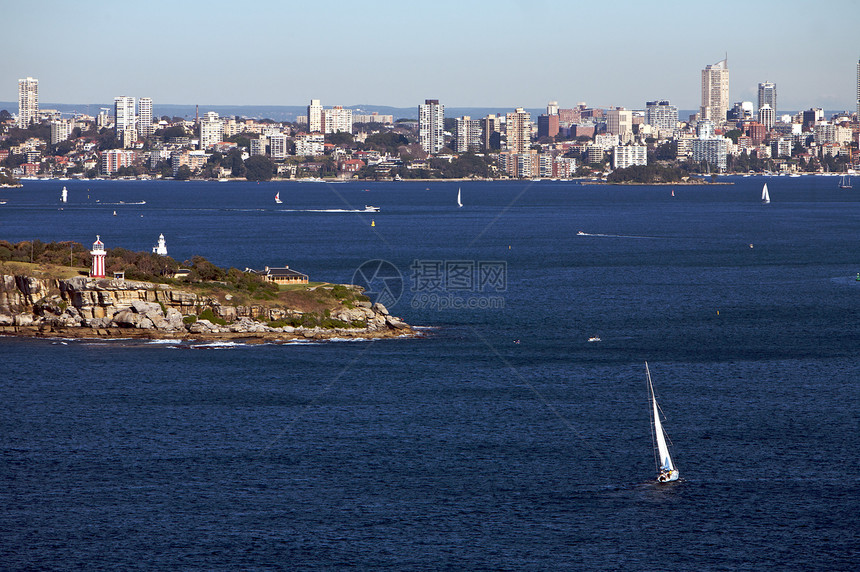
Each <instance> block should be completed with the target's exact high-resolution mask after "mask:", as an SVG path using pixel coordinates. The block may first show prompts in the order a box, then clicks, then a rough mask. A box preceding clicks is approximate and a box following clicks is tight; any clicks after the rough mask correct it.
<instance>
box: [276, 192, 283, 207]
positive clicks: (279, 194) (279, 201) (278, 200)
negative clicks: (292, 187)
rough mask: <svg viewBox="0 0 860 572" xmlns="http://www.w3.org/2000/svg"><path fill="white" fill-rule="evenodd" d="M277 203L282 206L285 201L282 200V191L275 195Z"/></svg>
mask: <svg viewBox="0 0 860 572" xmlns="http://www.w3.org/2000/svg"><path fill="white" fill-rule="evenodd" d="M275 202H276V203H277V204H281V203H282V202H283V201H282V200H281V191H278V192H277V193H275Z"/></svg>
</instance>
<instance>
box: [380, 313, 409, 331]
mask: <svg viewBox="0 0 860 572" xmlns="http://www.w3.org/2000/svg"><path fill="white" fill-rule="evenodd" d="M385 323H386V325H388V326H389V327H391V328H394V329H395V330H405V329H407V328H408V327H409V325H408V324H407V323H406V322H404V321H402V320H401V319H400V318H398V317H396V316H388V317H387V318H386V319H385Z"/></svg>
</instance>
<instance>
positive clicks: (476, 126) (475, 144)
mask: <svg viewBox="0 0 860 572" xmlns="http://www.w3.org/2000/svg"><path fill="white" fill-rule="evenodd" d="M481 134H482V132H481V120H480V119H472V118H471V117H469V116H468V115H464V116H463V117H459V118H457V119H455V127H454V150H455V151H456V152H457V153H465V152H467V151H477V150H479V149H480V148H481Z"/></svg>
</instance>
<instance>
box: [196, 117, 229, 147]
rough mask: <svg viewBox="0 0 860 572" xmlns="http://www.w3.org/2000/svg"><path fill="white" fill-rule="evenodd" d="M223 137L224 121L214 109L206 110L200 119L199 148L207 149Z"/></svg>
mask: <svg viewBox="0 0 860 572" xmlns="http://www.w3.org/2000/svg"><path fill="white" fill-rule="evenodd" d="M223 138H224V123H222V121H221V119H220V118H219V117H218V114H217V113H216V112H214V111H207V112H206V114H205V115H204V116H203V119H201V121H200V149H208V148H209V147H211V146H212V145H215V144H216V143H220V142H221V139H223Z"/></svg>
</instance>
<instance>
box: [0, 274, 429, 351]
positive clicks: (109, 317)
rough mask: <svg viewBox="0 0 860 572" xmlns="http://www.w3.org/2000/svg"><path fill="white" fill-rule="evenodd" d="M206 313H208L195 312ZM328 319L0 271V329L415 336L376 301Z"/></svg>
mask: <svg viewBox="0 0 860 572" xmlns="http://www.w3.org/2000/svg"><path fill="white" fill-rule="evenodd" d="M207 310H208V312H207ZM204 313H206V314H207V318H209V319H206V318H202V317H200V316H201V314H204ZM328 315H329V314H328V313H327V314H326V316H327V320H328ZM213 316H214V317H213ZM330 317H331V320H330V321H329V322H328V323H329V324H330V325H331V324H332V323H333V324H334V327H325V328H323V327H320V326H318V325H297V326H294V325H283V326H281V325H278V326H274V325H272V326H270V325H268V324H267V323H266V322H270V323H271V322H278V323H284V322H287V323H290V324H302V323H303V322H305V318H306V315H305V314H303V313H302V312H299V311H297V310H294V309H290V308H284V307H266V306H262V305H248V306H241V305H237V306H232V305H225V304H222V303H221V302H220V301H219V300H217V299H216V298H215V297H213V296H204V295H200V294H196V293H194V292H188V291H183V290H175V289H172V288H171V287H169V286H168V285H166V284H153V283H150V282H136V281H131V280H107V279H92V278H87V277H84V276H76V277H74V278H70V279H66V280H58V279H52V278H36V277H33V276H24V275H0V335H13V336H33V337H48V336H51V337H69V338H84V337H89V338H118V337H135V338H150V339H211V340H218V339H225V340H226V339H248V340H251V341H254V340H256V341H260V342H265V341H278V340H282V341H289V340H291V339H299V338H301V339H328V338H337V337H340V338H366V339H375V338H390V337H403V336H412V335H415V332H414V331H413V330H412V328H411V327H410V326H409V325H408V324H406V323H405V322H403V321H402V320H401V319H400V318H397V317H396V316H391V315H390V314H389V312H388V310H387V309H386V308H385V306H383V305H382V304H378V303H377V304H372V305H371V304H370V303H369V302H358V303H357V304H355V305H354V307H347V306H342V307H339V308H336V309H334V310H331V311H330ZM215 322H219V323H215ZM311 322H313V321H312V320H310V321H307V323H308V324H310V323H311Z"/></svg>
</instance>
